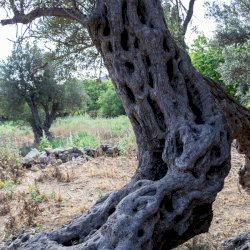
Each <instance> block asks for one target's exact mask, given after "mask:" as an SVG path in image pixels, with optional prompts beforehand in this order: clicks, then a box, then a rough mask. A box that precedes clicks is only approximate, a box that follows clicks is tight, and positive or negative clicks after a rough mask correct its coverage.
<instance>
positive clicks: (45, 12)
mask: <svg viewBox="0 0 250 250" xmlns="http://www.w3.org/2000/svg"><path fill="white" fill-rule="evenodd" d="M40 17H64V18H67V19H71V20H76V21H78V22H80V23H81V24H82V25H83V26H87V23H88V22H89V16H88V15H84V14H82V13H81V12H80V11H79V10H76V9H74V10H73V9H66V8H37V9H35V10H32V11H31V12H30V13H28V14H23V15H21V14H16V15H15V16H14V17H13V18H11V19H4V20H1V21H0V22H1V24H2V25H8V24H15V23H22V24H28V23H30V22H32V21H34V20H35V19H37V18H40Z"/></svg>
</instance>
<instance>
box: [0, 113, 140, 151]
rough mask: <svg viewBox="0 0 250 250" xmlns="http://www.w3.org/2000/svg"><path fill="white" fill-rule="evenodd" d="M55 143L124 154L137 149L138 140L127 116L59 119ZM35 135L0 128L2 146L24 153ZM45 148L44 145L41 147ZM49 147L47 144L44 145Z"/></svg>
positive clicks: (9, 126)
mask: <svg viewBox="0 0 250 250" xmlns="http://www.w3.org/2000/svg"><path fill="white" fill-rule="evenodd" d="M51 132H52V134H53V136H54V139H53V140H52V141H51V142H49V146H51V147H53V148H56V147H70V146H79V147H84V146H90V147H95V146H97V145H98V144H103V143H108V144H112V145H117V146H118V147H119V149H120V150H121V151H122V152H123V153H125V152H126V151H128V150H130V149H131V148H135V138H134V134H133V130H132V127H131V124H130V122H129V120H128V118H127V117H126V116H120V117H116V118H108V119H106V118H90V117H89V116H87V115H82V116H70V117H65V118H58V119H57V120H56V121H55V122H54V124H53V125H52V128H51ZM33 140H34V139H33V133H32V130H31V128H30V127H29V126H26V125H19V124H18V123H13V122H6V123H3V124H1V125H0V146H4V147H6V146H7V147H11V148H13V147H15V148H18V149H21V150H23V149H24V148H27V149H26V150H23V151H25V152H26V151H27V150H28V148H30V147H32V146H33ZM42 146H43V145H42ZM45 146H46V144H45Z"/></svg>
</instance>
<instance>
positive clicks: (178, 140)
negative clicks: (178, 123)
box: [175, 132, 184, 157]
mask: <svg viewBox="0 0 250 250" xmlns="http://www.w3.org/2000/svg"><path fill="white" fill-rule="evenodd" d="M183 146H184V144H183V142H182V141H181V137H180V134H179V133H178V132H177V135H176V139H175V147H176V157H180V156H181V155H182V153H183Z"/></svg>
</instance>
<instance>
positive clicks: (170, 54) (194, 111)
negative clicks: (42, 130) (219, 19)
mask: <svg viewBox="0 0 250 250" xmlns="http://www.w3.org/2000/svg"><path fill="white" fill-rule="evenodd" d="M95 16H96V18H95V20H94V21H93V22H92V23H91V24H89V27H88V29H89V33H90V35H91V37H92V40H93V42H94V44H95V45H96V47H97V49H98V50H99V51H100V53H101V54H102V57H103V59H104V62H105V65H106V67H107V69H108V71H109V73H110V76H111V78H112V81H113V83H114V85H115V88H116V91H117V93H118V95H119V96H120V98H121V100H122V102H123V105H124V107H125V110H126V113H127V115H128V117H129V119H130V121H131V123H132V125H133V129H134V132H135V135H136V140H137V144H138V160H139V166H138V169H137V171H136V173H135V175H134V176H133V178H132V179H131V181H130V182H129V183H128V184H127V185H126V186H125V187H124V188H122V189H121V190H119V191H117V192H114V193H111V194H109V195H107V196H106V197H104V198H103V199H101V200H99V201H98V202H97V203H96V205H94V207H93V208H91V209H90V210H89V212H88V213H87V214H85V215H83V216H81V217H79V218H77V219H75V220H72V221H71V222H70V223H69V224H68V225H66V226H64V227H62V228H61V229H59V230H56V231H53V232H50V233H42V234H39V235H36V236H34V237H32V238H31V239H29V237H30V236H29V235H28V234H26V233H23V234H21V235H20V236H19V237H18V238H17V239H16V240H15V241H14V242H10V243H9V244H7V245H8V246H7V245H6V247H5V249H15V247H17V246H18V249H49V248H54V249H64V248H66V247H69V246H71V247H70V249H171V248H173V247H174V246H177V245H179V244H181V243H183V242H184V241H186V240H188V239H190V238H191V237H193V236H195V235H197V234H200V233H203V232H206V231H207V230H208V228H209V226H210V222H211V220H212V203H213V201H214V200H215V197H216V194H217V193H218V192H219V191H220V190H221V189H222V187H223V183H224V178H225V177H226V175H227V174H228V172H229V169H230V146H231V142H232V138H237V139H238V141H239V142H241V146H244V145H245V146H246V145H247V143H246V142H247V140H245V139H244V140H243V139H241V140H240V138H243V137H242V136H241V132H242V131H243V130H242V127H240V126H239V125H240V124H241V125H242V122H244V123H245V124H248V125H249V123H247V119H248V115H249V113H247V112H248V111H246V110H244V109H242V108H241V107H240V106H239V105H238V104H237V103H234V102H233V101H232V100H230V98H229V97H228V96H227V95H226V94H225V93H224V91H223V90H222V89H220V88H219V87H218V86H217V85H216V84H215V83H213V82H212V81H210V80H209V79H207V78H205V77H203V76H202V75H200V74H199V73H197V71H196V70H195V69H194V68H193V67H192V65H191V62H190V59H189V57H188V56H187V54H186V53H185V52H184V51H183V50H182V49H180V48H178V47H177V46H176V44H175V42H174V41H173V40H172V38H171V36H170V33H169V31H168V29H167V27H166V24H165V21H164V17H163V13H162V9H161V6H160V1H156V0H123V1H117V0H102V1H101V0H100V1H97V3H96V6H95ZM237 105H238V106H237ZM237 108H238V109H239V110H238V111H239V112H238V113H237V112H234V113H232V112H231V111H232V110H234V111H235V109H237ZM230 114H231V116H230ZM243 114H245V115H243ZM240 115H242V116H244V117H245V118H244V119H243V120H239V121H238V120H237V122H236V118H237V119H238V117H239V116H240ZM236 116H237V117H236ZM249 121H250V119H249ZM249 127H250V125H249ZM249 138H250V137H249ZM249 140H250V139H249Z"/></svg>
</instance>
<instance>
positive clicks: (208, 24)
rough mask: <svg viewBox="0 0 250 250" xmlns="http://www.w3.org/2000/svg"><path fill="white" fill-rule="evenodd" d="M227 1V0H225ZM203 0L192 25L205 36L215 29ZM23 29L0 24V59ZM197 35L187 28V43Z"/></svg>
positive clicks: (1, 13)
mask: <svg viewBox="0 0 250 250" xmlns="http://www.w3.org/2000/svg"><path fill="white" fill-rule="evenodd" d="M227 1H229V0H227ZM188 2H189V0H183V4H184V5H188ZM204 2H205V0H196V2H195V6H194V16H193V19H192V25H195V26H197V28H198V31H199V32H203V33H204V34H205V35H206V36H207V37H212V34H213V30H214V29H215V26H216V25H215V23H214V22H213V20H212V19H209V18H205V11H206V10H205V8H204V6H203V5H204ZM217 2H218V0H217ZM4 18H5V12H4V11H1V10H0V19H4ZM24 30H25V26H24V25H18V27H17V25H7V26H1V25H0V60H4V59H5V58H6V57H7V56H8V55H10V53H11V49H12V45H13V41H15V40H16V37H17V34H18V33H20V32H21V31H24ZM197 36H198V35H197V34H196V33H194V32H192V30H191V29H190V26H189V29H188V32H187V35H186V42H187V44H191V43H192V41H193V40H194V39H195V38H196V37H197Z"/></svg>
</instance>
